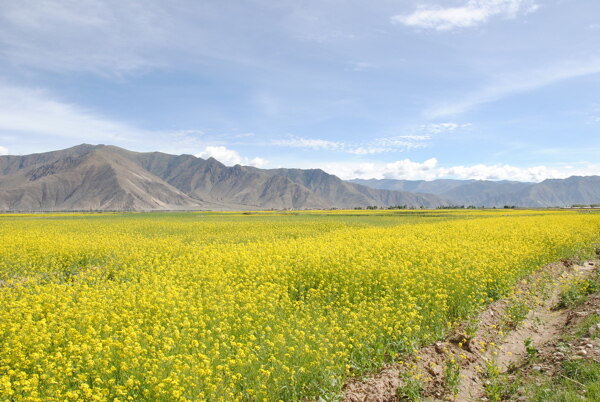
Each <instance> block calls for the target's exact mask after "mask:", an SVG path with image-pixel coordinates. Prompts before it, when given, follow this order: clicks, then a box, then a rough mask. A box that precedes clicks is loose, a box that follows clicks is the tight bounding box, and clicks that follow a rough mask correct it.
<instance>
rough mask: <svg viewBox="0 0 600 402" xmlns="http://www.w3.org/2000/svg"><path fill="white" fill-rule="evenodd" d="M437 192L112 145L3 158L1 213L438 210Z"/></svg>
mask: <svg viewBox="0 0 600 402" xmlns="http://www.w3.org/2000/svg"><path fill="white" fill-rule="evenodd" d="M444 204H445V202H444V201H443V200H441V199H439V198H438V197H436V196H433V195H424V194H411V193H406V192H398V191H389V190H376V189H372V188H369V187H365V186H362V185H358V184H352V183H348V182H345V181H343V180H341V179H339V178H338V177H336V176H333V175H330V174H327V173H325V172H323V171H322V170H300V169H274V170H264V169H257V168H253V167H249V166H240V165H236V166H234V167H227V166H225V165H223V164H222V163H220V162H218V161H217V160H215V159H213V158H209V159H207V160H205V159H201V158H196V157H194V156H191V155H180V156H174V155H168V154H164V153H160V152H153V153H137V152H131V151H127V150H125V149H122V148H118V147H113V146H105V145H97V146H93V145H87V144H84V145H80V146H77V147H73V148H69V149H65V150H61V151H55V152H48V153H42V154H34V155H27V156H0V210H4V211H17V210H18V211H41V210H43V211H49V210H166V209H177V210H199V209H212V210H221V209H227V210H232V209H271V208H275V209H283V208H293V209H305V208H331V207H337V208H352V207H366V206H369V205H376V206H392V205H409V206H415V207H417V206H424V207H435V206H438V205H444Z"/></svg>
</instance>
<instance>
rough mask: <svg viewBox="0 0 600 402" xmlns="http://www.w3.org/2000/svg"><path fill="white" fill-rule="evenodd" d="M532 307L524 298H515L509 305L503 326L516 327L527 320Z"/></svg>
mask: <svg viewBox="0 0 600 402" xmlns="http://www.w3.org/2000/svg"><path fill="white" fill-rule="evenodd" d="M529 310H530V307H529V303H528V302H527V300H525V299H524V298H515V299H513V300H512V301H511V302H510V303H509V304H508V305H507V306H506V310H505V315H504V317H503V326H504V327H507V328H509V329H516V328H517V327H518V326H519V324H521V323H522V322H523V320H525V317H527V314H528V313H529Z"/></svg>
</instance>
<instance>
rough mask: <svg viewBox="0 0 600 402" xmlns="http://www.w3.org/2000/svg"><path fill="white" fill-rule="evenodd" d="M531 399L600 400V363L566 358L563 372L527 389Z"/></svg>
mask: <svg viewBox="0 0 600 402" xmlns="http://www.w3.org/2000/svg"><path fill="white" fill-rule="evenodd" d="M527 391H528V392H527V398H528V400H531V401H540V402H547V401H581V400H584V401H599V400H600V363H599V362H596V361H593V360H589V359H586V360H566V361H565V362H563V364H562V369H561V373H560V374H559V375H557V376H555V377H554V378H553V379H548V380H546V381H542V382H541V383H539V384H536V385H534V386H532V387H530V388H529V389H528V390H527Z"/></svg>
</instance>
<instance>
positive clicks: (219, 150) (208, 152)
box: [195, 145, 269, 168]
mask: <svg viewBox="0 0 600 402" xmlns="http://www.w3.org/2000/svg"><path fill="white" fill-rule="evenodd" d="M195 156H197V157H198V158H203V159H208V158H211V157H212V158H215V159H216V160H218V161H219V162H221V163H222V164H224V165H228V166H232V165H248V166H254V167H258V168H260V167H263V166H265V165H267V164H268V163H269V162H268V161H267V160H265V159H263V158H258V157H257V158H253V159H249V158H245V157H242V156H241V155H240V154H239V153H238V152H237V151H234V150H233V149H228V148H226V147H224V146H222V145H219V146H207V147H206V148H205V149H204V151H202V152H200V153H197V154H196V155H195Z"/></svg>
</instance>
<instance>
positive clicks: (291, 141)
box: [272, 136, 346, 151]
mask: <svg viewBox="0 0 600 402" xmlns="http://www.w3.org/2000/svg"><path fill="white" fill-rule="evenodd" d="M272 144H273V145H279V146H284V147H293V148H310V149H314V150H330V151H336V150H343V149H344V148H346V145H345V144H344V143H342V142H337V141H328V140H322V139H317V138H303V137H296V136H292V137H290V138H287V139H279V140H273V141H272Z"/></svg>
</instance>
